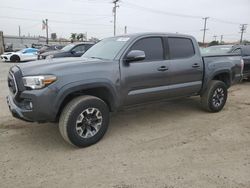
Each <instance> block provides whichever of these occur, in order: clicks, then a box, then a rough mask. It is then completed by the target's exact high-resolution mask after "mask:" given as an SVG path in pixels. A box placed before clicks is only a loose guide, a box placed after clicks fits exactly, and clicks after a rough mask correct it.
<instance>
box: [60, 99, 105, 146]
mask: <svg viewBox="0 0 250 188" xmlns="http://www.w3.org/2000/svg"><path fill="white" fill-rule="evenodd" d="M108 124H109V109H108V106H107V104H106V103H105V102H104V101H102V100H101V99H99V98H97V97H94V96H80V97H77V98H75V99H73V100H72V101H71V102H69V103H68V104H67V105H66V107H65V108H64V110H63V112H62V114H61V116H60V120H59V130H60V133H61V135H62V137H63V138H64V139H65V140H66V141H67V142H68V143H70V144H73V145H75V146H77V147H87V146H90V145H92V144H95V143H96V142H98V141H99V140H100V139H101V138H102V137H103V136H104V134H105V133H106V131H107V128H108Z"/></svg>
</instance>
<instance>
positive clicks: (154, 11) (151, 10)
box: [124, 2, 239, 25]
mask: <svg viewBox="0 0 250 188" xmlns="http://www.w3.org/2000/svg"><path fill="white" fill-rule="evenodd" d="M124 5H128V6H130V7H132V8H137V9H140V10H143V11H149V12H152V13H156V14H165V15H168V16H176V17H182V18H194V19H201V18H203V17H202V16H198V15H188V14H179V13H174V12H166V11H162V10H156V9H152V8H148V7H144V6H141V5H138V4H134V3H131V2H126V3H125V4H124ZM210 18H211V21H214V22H220V23H225V24H234V25H239V23H237V22H231V21H227V20H223V19H219V18H214V17H210Z"/></svg>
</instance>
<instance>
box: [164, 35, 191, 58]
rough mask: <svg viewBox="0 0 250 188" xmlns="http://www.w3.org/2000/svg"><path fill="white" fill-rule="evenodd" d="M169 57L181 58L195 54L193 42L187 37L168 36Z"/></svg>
mask: <svg viewBox="0 0 250 188" xmlns="http://www.w3.org/2000/svg"><path fill="white" fill-rule="evenodd" d="M168 46H169V54H170V59H183V58H189V57H192V56H194V55H195V51H194V46H193V42H192V40H191V39H188V38H178V37H169V38H168Z"/></svg>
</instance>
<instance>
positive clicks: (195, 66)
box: [192, 63, 200, 68]
mask: <svg viewBox="0 0 250 188" xmlns="http://www.w3.org/2000/svg"><path fill="white" fill-rule="evenodd" d="M192 67H193V68H199V67H200V65H199V64H198V63H194V64H193V65H192Z"/></svg>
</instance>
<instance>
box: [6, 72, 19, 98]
mask: <svg viewBox="0 0 250 188" xmlns="http://www.w3.org/2000/svg"><path fill="white" fill-rule="evenodd" d="M8 87H9V90H10V91H11V92H12V93H13V94H14V95H16V94H17V92H18V89H17V84H16V80H15V77H14V75H13V73H11V72H9V75H8Z"/></svg>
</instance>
